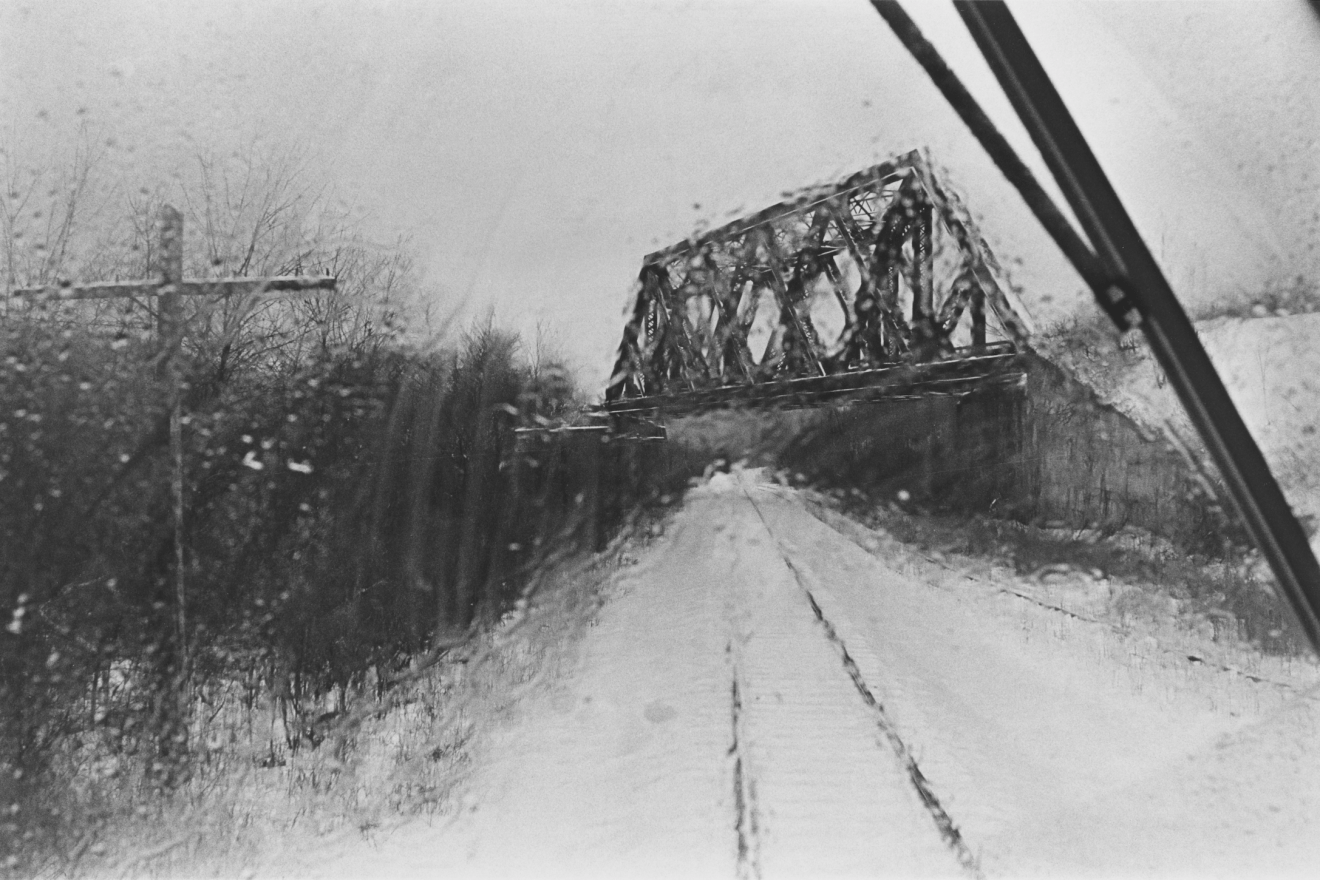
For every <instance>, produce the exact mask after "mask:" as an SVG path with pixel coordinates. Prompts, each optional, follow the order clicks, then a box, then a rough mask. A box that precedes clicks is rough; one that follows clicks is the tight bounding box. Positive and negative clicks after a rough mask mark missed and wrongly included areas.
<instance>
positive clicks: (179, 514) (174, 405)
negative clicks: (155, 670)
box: [13, 205, 336, 692]
mask: <svg viewBox="0 0 1320 880" xmlns="http://www.w3.org/2000/svg"><path fill="white" fill-rule="evenodd" d="M151 268H152V271H153V274H154V275H155V276H156V277H155V278H151V279H147V280H144V281H125V282H120V281H114V282H103V283H95V284H68V283H61V284H58V285H53V286H50V287H27V288H20V289H17V290H15V291H14V293H13V296H14V297H17V298H23V299H27V300H88V299H122V298H125V297H151V296H154V297H156V332H157V338H158V347H159V351H158V360H157V377H158V378H159V379H160V380H161V382H162V383H163V384H164V385H165V387H166V388H167V389H168V394H169V407H170V430H169V435H170V440H169V446H170V462H171V465H172V467H171V478H170V483H171V486H170V489H171V492H170V495H171V502H172V508H173V513H172V520H173V526H174V625H175V628H176V629H177V637H178V644H179V662H180V669H179V681H180V690H181V692H182V685H183V683H184V682H185V681H186V680H187V677H188V669H189V666H188V663H189V655H188V592H187V589H186V582H185V579H184V542H183V525H184V514H185V508H186V505H185V501H186V499H185V497H184V460H183V412H182V409H183V369H182V364H181V363H180V355H181V353H182V349H183V335H184V326H183V302H182V298H183V297H185V296H249V297H258V296H267V295H271V294H279V295H285V296H287V295H290V294H299V293H320V292H327V291H333V290H334V289H335V283H336V279H335V278H333V277H331V276H306V275H282V276H276V277H271V278H225V279H220V280H216V281H204V280H184V277H183V215H182V214H180V213H179V212H178V211H177V210H176V209H175V208H173V207H171V206H170V205H165V206H164V207H162V208H161V209H160V250H159V253H158V256H157V258H156V260H155V265H154V266H152V267H151Z"/></svg>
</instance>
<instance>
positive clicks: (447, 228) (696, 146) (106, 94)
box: [0, 0, 1320, 383]
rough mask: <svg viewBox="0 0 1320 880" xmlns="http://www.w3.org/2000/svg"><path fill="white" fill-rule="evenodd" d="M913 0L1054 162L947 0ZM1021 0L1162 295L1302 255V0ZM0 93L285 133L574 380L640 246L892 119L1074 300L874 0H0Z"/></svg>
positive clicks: (18, 107) (1318, 55) (206, 127)
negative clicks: (1152, 264)
mask: <svg viewBox="0 0 1320 880" xmlns="http://www.w3.org/2000/svg"><path fill="white" fill-rule="evenodd" d="M906 5H907V7H908V8H909V10H910V11H911V12H912V14H913V16H914V18H916V19H917V20H918V23H919V24H920V25H921V26H922V27H923V28H924V29H925V30H926V31H927V33H928V35H929V36H931V37H932V39H933V40H934V41H935V42H936V44H937V45H938V46H939V47H940V48H941V50H942V51H944V52H945V53H946V55H947V57H948V58H949V59H950V61H951V63H952V64H953V66H954V67H955V69H957V70H958V71H959V72H960V73H961V74H962V75H963V76H964V77H965V78H966V80H967V82H968V83H969V86H970V87H971V88H972V90H973V92H974V93H975V94H977V96H978V97H979V98H981V99H982V100H983V103H984V104H985V106H986V107H987V109H988V110H990V112H991V115H992V116H994V117H995V118H996V119H997V120H998V121H999V122H1000V124H1001V126H1002V128H1003V129H1004V130H1005V131H1006V133H1008V134H1009V136H1010V139H1011V140H1012V141H1013V142H1014V143H1015V144H1016V145H1017V146H1018V147H1019V149H1020V150H1021V151H1022V153H1023V154H1024V156H1026V157H1027V158H1028V159H1029V162H1030V164H1032V166H1033V167H1034V168H1036V169H1037V171H1038V173H1039V174H1040V175H1041V176H1042V177H1046V176H1047V175H1046V174H1045V172H1044V169H1043V166H1042V164H1041V163H1040V161H1039V159H1038V157H1037V156H1036V155H1035V153H1034V150H1032V149H1031V146H1030V142H1029V140H1028V139H1027V138H1026V136H1025V134H1024V133H1023V132H1022V131H1021V128H1020V126H1018V125H1017V124H1016V121H1015V120H1014V119H1013V117H1012V114H1011V111H1010V110H1009V108H1008V105H1007V102H1006V101H1005V100H1004V99H1003V98H1002V96H1000V94H999V92H998V90H997V88H996V87H995V85H994V82H993V79H992V78H991V76H990V74H989V72H988V70H987V69H986V68H985V66H984V63H983V62H981V60H980V58H979V56H978V55H977V54H976V52H975V49H974V47H973V45H972V43H971V41H970V39H969V38H968V37H967V35H966V32H965V30H964V29H963V28H962V25H961V22H960V20H959V19H958V17H957V15H956V14H955V13H954V12H953V10H952V6H951V5H950V4H948V3H947V2H943V0H941V2H921V3H913V2H909V3H908V4H906ZM1012 8H1013V9H1014V11H1015V12H1016V13H1017V15H1018V17H1019V20H1020V22H1021V24H1022V26H1023V29H1024V30H1025V31H1026V33H1027V36H1028V37H1029V38H1030V39H1031V40H1032V42H1033V44H1034V45H1035V46H1036V48H1037V51H1038V53H1039V54H1040V55H1041V57H1042V60H1043V61H1044V62H1045V64H1046V66H1047V68H1048V69H1049V70H1050V72H1051V74H1052V76H1054V77H1055V79H1056V83H1057V85H1058V86H1059V88H1060V91H1061V92H1062V93H1063V95H1064V97H1065V100H1067V101H1068V103H1069V105H1070V107H1071V108H1072V110H1073V112H1074V113H1075V114H1076V115H1077V117H1078V119H1079V121H1080V122H1081V124H1082V127H1083V129H1084V131H1085V133H1086V134H1087V135H1088V137H1089V138H1090V139H1091V140H1092V144H1093V147H1094V148H1095V149H1096V152H1097V153H1098V154H1099V155H1100V157H1101V160H1102V162H1103V163H1104V164H1105V166H1106V168H1107V170H1108V171H1109V172H1110V174H1111V175H1112V176H1113V177H1114V180H1115V182H1116V185H1117V186H1118V188H1119V190H1120V194H1121V195H1122V196H1123V197H1124V199H1125V201H1126V202H1127V203H1128V206H1129V209H1130V210H1131V211H1132V212H1133V214H1134V216H1135V217H1136V219H1137V221H1138V225H1139V226H1140V227H1141V229H1142V231H1143V233H1144V234H1145V235H1146V236H1147V237H1148V240H1149V241H1150V244H1151V247H1152V250H1153V251H1154V252H1155V254H1156V255H1157V257H1159V258H1160V259H1161V260H1162V261H1163V263H1164V266H1165V270H1166V272H1167V274H1168V275H1169V277H1170V280H1171V281H1172V282H1173V283H1174V286H1175V289H1176V290H1177V291H1178V292H1179V294H1180V295H1182V296H1183V297H1184V298H1185V299H1186V300H1187V301H1189V302H1191V303H1198V302H1204V301H1206V300H1209V299H1214V298H1222V297H1225V296H1230V295H1236V294H1238V293H1240V292H1243V291H1250V290H1253V289H1257V288H1259V287H1261V286H1262V285H1266V284H1270V283H1278V282H1280V281H1281V280H1283V279H1284V278H1286V277H1288V276H1295V275H1297V274H1304V275H1307V276H1309V277H1311V278H1316V277H1320V273H1317V269H1320V251H1318V250H1317V241H1318V240H1320V144H1318V143H1317V137H1320V17H1317V15H1316V14H1315V13H1314V12H1313V11H1312V10H1311V8H1310V7H1309V6H1308V4H1307V3H1306V2H1305V0H1278V2H1261V3H1227V2H1224V3H1219V2H1216V3H1210V2H1181V3H1116V2H1108V3H1100V4H1091V3H1087V4H1082V3H1054V4H1042V3H1014V4H1012ZM0 113H2V114H3V119H4V123H5V128H4V131H3V133H0V139H2V140H3V141H4V142H5V145H6V146H7V147H15V146H16V147H18V148H20V149H21V150H23V151H25V152H24V153H23V155H24V156H25V161H31V162H40V161H42V157H43V153H44V152H46V151H52V150H58V149H59V148H60V146H61V145H63V144H67V143H69V142H70V141H71V139H72V136H73V133H74V132H76V131H77V129H78V126H79V125H81V124H84V123H86V124H89V125H90V126H91V127H92V129H93V130H94V131H96V132H98V136H104V137H105V138H107V139H113V142H114V147H113V148H112V151H111V155H110V157H109V160H108V161H109V162H110V166H111V168H112V169H113V172H114V173H116V174H118V175H121V176H122V177H123V178H124V179H126V180H130V179H131V180H134V181H138V182H142V183H145V182H147V181H150V180H151V179H153V178H155V177H165V178H168V176H169V174H170V173H171V171H172V170H173V169H175V168H178V167H180V165H181V163H183V162H186V161H187V159H188V157H189V156H191V155H192V154H194V153H196V152H197V150H198V149H199V147H201V146H205V147H207V148H209V149H212V150H216V151H218V152H221V153H223V152H225V151H226V150H230V149H234V148H236V147H238V146H239V145H241V144H243V143H245V142H247V141H248V140H249V139H251V138H252V137H258V138H261V139H263V140H265V141H266V142H269V143H272V144H287V145H301V146H304V147H306V148H307V149H308V150H309V153H310V155H311V158H312V162H313V164H314V165H315V167H316V168H317V169H318V173H321V174H323V175H325V176H326V177H327V178H328V179H330V180H331V181H333V183H334V185H335V188H336V190H337V192H338V193H339V195H340V196H341V197H343V198H344V199H346V200H347V201H349V202H351V203H353V204H356V205H360V206H362V207H363V208H365V209H367V210H368V211H369V212H370V215H371V218H372V219H371V231H372V233H373V234H375V235H378V236H380V237H382V238H384V237H386V236H390V235H392V234H395V233H404V234H407V235H409V236H410V237H411V239H412V241H413V245H414V247H415V248H416V250H417V252H418V255H419V256H420V258H421V260H422V263H423V265H424V267H425V269H426V272H427V276H428V279H429V281H430V282H431V284H432V285H433V287H434V289H436V290H437V297H439V298H440V299H441V306H442V308H443V309H448V308H451V307H453V306H455V305H457V304H458V303H464V304H466V305H467V307H468V308H469V309H470V310H480V309H483V308H485V307H487V306H494V308H495V310H496V314H497V316H498V318H499V319H500V320H501V321H503V322H505V323H508V324H511V325H513V326H516V327H519V328H521V329H528V328H530V327H531V326H533V325H534V324H535V322H536V321H537V320H544V321H547V322H548V323H549V324H550V326H551V327H552V328H554V329H555V330H556V331H557V335H558V336H559V337H560V340H561V343H562V346H563V348H564V350H565V353H566V354H568V355H569V356H570V357H571V358H572V359H573V360H574V361H575V362H576V363H577V364H578V365H579V366H580V367H582V368H583V370H584V373H585V376H586V378H587V379H588V381H589V382H592V383H600V382H602V381H603V379H604V376H605V373H606V372H607V370H608V367H609V363H610V360H611V357H612V353H613V349H614V347H615V346H616V345H617V341H618V337H619V335H620V333H621V329H622V323H623V312H624V309H625V307H626V306H627V304H628V299H629V294H630V287H631V283H632V281H633V279H634V278H635V277H636V274H637V270H638V268H639V266H640V261H641V258H642V256H643V255H644V254H646V253H647V252H649V251H651V250H654V249H656V248H657V247H660V246H663V245H666V244H669V243H671V242H672V241H674V240H677V239H680V238H682V237H684V236H686V235H687V234H689V233H690V232H691V231H692V230H693V228H694V227H695V226H697V225H698V224H701V223H706V224H716V223H719V222H722V221H724V220H725V219H727V218H729V217H731V216H734V215H737V214H740V213H745V212H750V211H753V210H756V209H759V208H761V207H764V206H766V205H768V204H770V203H772V202H775V201H777V200H778V199H779V198H780V196H781V194H782V193H783V192H784V191H786V190H791V189H796V188H799V187H801V186H804V185H807V184H812V183H819V182H824V181H827V180H831V179H833V178H836V177H840V176H843V175H846V174H848V173H850V172H852V171H854V170H857V169H859V168H862V167H865V166H867V165H870V164H873V163H875V162H877V161H881V160H883V159H885V158H888V157H889V156H891V155H893V154H895V153H900V152H905V151H907V150H909V149H911V148H913V147H929V148H930V149H931V151H932V152H933V154H934V157H935V159H936V160H937V162H939V163H940V164H942V165H944V166H945V167H947V168H948V170H949V172H950V174H951V176H952V179H953V181H954V183H955V185H956V186H957V187H958V188H959V189H961V190H962V191H963V193H964V195H965V196H966V199H967V201H968V203H969V207H970V208H971V209H972V211H973V213H974V214H976V215H979V216H981V217H982V218H983V226H984V230H983V231H984V232H985V233H986V234H987V238H988V239H989V240H990V243H991V245H992V247H993V248H995V250H996V251H997V253H998V255H999V256H1000V258H1001V261H1002V262H1004V263H1006V264H1007V265H1008V266H1009V267H1010V271H1011V272H1012V276H1013V280H1014V281H1015V282H1017V283H1018V284H1020V285H1021V286H1022V287H1023V290H1024V297H1025V300H1026V302H1027V304H1028V306H1029V308H1030V309H1031V311H1032V312H1033V314H1034V315H1035V317H1036V318H1037V319H1038V321H1042V322H1049V321H1051V320H1055V319H1057V318H1058V317H1060V316H1061V315H1064V314H1066V313H1068V311H1069V310H1071V309H1074V308H1077V307H1078V306H1079V304H1084V303H1085V300H1084V299H1083V298H1082V297H1081V296H1080V289H1081V285H1080V282H1079V281H1078V280H1077V279H1076V278H1075V276H1073V275H1072V273H1071V271H1070V270H1069V269H1068V267H1067V266H1066V265H1065V263H1064V262H1063V260H1062V258H1061V257H1060V256H1059V255H1058V254H1057V253H1056V252H1055V250H1054V249H1053V247H1052V246H1051V245H1050V244H1049V242H1048V240H1047V239H1046V238H1045V237H1044V235H1043V233H1041V232H1040V231H1039V229H1038V228H1037V226H1036V224H1035V222H1034V221H1033V220H1032V219H1031V217H1030V215H1029V214H1028V213H1027V212H1026V210H1025V208H1023V207H1022V205H1021V203H1020V200H1019V199H1018V197H1017V196H1016V195H1015V194H1014V192H1013V191H1012V190H1011V189H1009V188H1008V186H1007V184H1005V183H1004V182H1003V180H1002V178H1001V177H1000V176H999V174H998V172H996V171H995V170H994V168H993V166H992V165H990V163H989V161H988V160H987V159H985V158H984V156H983V155H982V154H981V153H980V150H979V148H978V147H977V146H976V145H975V143H974V142H973V141H972V140H971V138H970V136H969V135H967V134H966V133H965V131H964V129H963V128H962V126H961V123H959V122H958V120H957V118H956V117H955V116H954V115H953V114H952V112H951V111H950V110H949V109H948V108H947V107H946V105H945V104H944V103H943V101H942V99H941V98H940V97H939V95H938V93H937V92H936V91H935V90H934V88H933V87H932V86H931V85H930V84H929V83H928V81H927V80H926V79H925V77H924V75H923V74H922V73H921V71H920V69H919V68H917V67H916V65H915V64H914V63H913V62H912V61H911V59H910V58H908V56H907V55H906V54H905V53H904V52H903V50H902V48H901V47H900V46H899V45H898V43H897V42H896V41H895V40H894V38H893V37H892V35H891V34H890V33H889V32H888V30H887V29H886V28H885V26H884V25H883V23H882V22H881V21H880V19H879V18H878V17H877V16H876V14H875V13H874V11H873V10H872V9H871V8H870V5H869V4H868V3H866V2H865V0H821V2H808V0H794V2H788V0H783V2H775V0H635V2H627V0H575V2H550V0H539V2H494V0H480V2H477V0H470V2H409V3H405V2H382V0H376V2H368V0H346V2H313V0H298V2H272V0H206V2H175V3H172V4H161V3H159V2H155V0H138V2H133V0H95V2H82V3H73V2H60V0H40V2H12V0H0Z"/></svg>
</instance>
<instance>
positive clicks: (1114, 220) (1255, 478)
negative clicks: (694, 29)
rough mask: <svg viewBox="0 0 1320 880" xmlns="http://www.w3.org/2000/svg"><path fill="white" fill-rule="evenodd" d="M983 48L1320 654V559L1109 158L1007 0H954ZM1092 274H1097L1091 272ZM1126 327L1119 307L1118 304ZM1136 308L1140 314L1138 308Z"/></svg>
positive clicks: (1110, 299) (1103, 293)
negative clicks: (1095, 146) (1110, 170)
mask: <svg viewBox="0 0 1320 880" xmlns="http://www.w3.org/2000/svg"><path fill="white" fill-rule="evenodd" d="M954 6H955V7H956V8H957V10H958V13H959V14H960V15H961V16H962V18H963V21H964V22H966V24H967V27H968V29H969V30H970V31H971V32H972V37H973V39H975V41H976V45H977V46H978V47H979V48H980V50H981V54H983V55H984V56H985V59H986V61H987V62H988V63H989V65H990V68H991V70H992V71H994V74H995V77H996V78H997V79H998V80H999V84H1000V86H1001V87H1002V88H1003V89H1004V91H1005V93H1007V95H1008V98H1009V100H1010V101H1011V102H1012V104H1013V108H1014V110H1016V111H1017V114H1018V116H1019V117H1020V118H1021V119H1022V122H1023V124H1024V125H1025V126H1026V128H1027V131H1028V132H1030V134H1031V138H1032V140H1033V141H1034V142H1035V144H1036V147H1037V148H1038V149H1039V150H1040V152H1041V155H1042V156H1043V157H1044V159H1045V163H1046V165H1048V166H1049V169H1050V172H1051V173H1052V174H1053V175H1054V178H1055V180H1057V181H1058V184H1059V187H1060V188H1061V189H1062V190H1063V193H1064V196H1065V198H1067V200H1068V203H1069V204H1070V205H1071V206H1072V209H1073V213H1074V215H1075V216H1076V217H1077V219H1078V221H1079V222H1080V223H1081V225H1082V229H1083V231H1084V232H1085V233H1086V236H1087V238H1089V239H1090V241H1091V243H1092V245H1093V246H1094V247H1095V250H1096V254H1097V256H1098V257H1099V259H1100V262H1101V263H1102V265H1103V266H1104V268H1105V270H1106V274H1107V275H1108V277H1109V279H1110V281H1109V286H1108V287H1106V288H1104V289H1101V287H1099V286H1097V285H1096V284H1095V283H1094V282H1093V281H1092V279H1091V278H1088V279H1087V280H1088V283H1090V284H1091V286H1092V289H1093V291H1094V293H1095V294H1096V297H1097V298H1098V299H1099V300H1100V302H1101V305H1102V306H1106V307H1107V310H1110V309H1109V308H1108V307H1109V306H1112V305H1113V304H1115V303H1119V302H1121V304H1122V308H1123V309H1125V310H1126V322H1127V323H1131V324H1138V325H1139V326H1140V327H1141V329H1142V330H1143V331H1144V333H1145V335H1146V339H1147V340H1148V342H1149V343H1150V347H1151V351H1152V352H1153V353H1154V355H1155V359H1156V361H1158V363H1159V365H1160V367H1161V368H1162V369H1163V370H1164V372H1165V373H1166V374H1167V376H1168V378H1169V383H1170V384H1171V385H1172V386H1173V388H1174V390H1175V391H1176V392H1177V394H1178V398H1179V399H1180V400H1181V401H1182V404H1183V407H1184V408H1185V409H1186V410H1187V415H1188V417H1189V418H1190V419H1191V422H1192V424H1193V426H1195V428H1196V430H1197V432H1198V433H1199V434H1200V436H1201V439H1202V441H1203V442H1204V443H1205V446H1206V449H1207V450H1208V451H1209V453H1210V456H1211V458H1212V459H1213V460H1214V462H1215V464H1216V466H1217V467H1218V468H1219V472H1220V474H1221V476H1222V477H1223V480H1224V483H1225V485H1226V487H1227V489H1228V492H1229V495H1230V497H1231V498H1232V500H1233V503H1234V505H1235V507H1236V508H1237V510H1238V513H1239V515H1240V516H1241V517H1242V520H1243V522H1244V523H1245V524H1246V526H1247V529H1248V530H1249V531H1250V533H1251V535H1252V537H1253V538H1254V539H1255V541H1256V543H1257V545H1258V546H1259V547H1260V550H1261V553H1262V554H1264V556H1265V558H1266V560H1267V561H1268V562H1269V565H1270V568H1271V569H1272V570H1273V571H1274V576H1275V577H1276V578H1277V579H1278V582H1279V585H1280V586H1281V587H1282V589H1283V592H1284V594H1285V596H1286V597H1287V599H1288V602H1289V604H1290V605H1291V606H1292V609H1293V612H1294V613H1295V614H1296V616H1297V620H1298V622H1299V623H1300V624H1301V627H1302V630H1303V631H1304V632H1305V633H1306V635H1307V637H1308V638H1309V639H1310V642H1311V646H1312V648H1313V649H1315V650H1316V652H1317V653H1320V565H1318V564H1317V562H1316V558H1315V554H1314V553H1313V552H1312V551H1311V548H1310V546H1309V545H1308V544H1307V538H1306V533H1305V532H1304V531H1303V530H1302V526H1301V524H1300V523H1299V522H1298V521H1297V517H1296V516H1294V514H1293V512H1292V509H1291V508H1290V507H1289V506H1288V502H1287V500H1286V499H1285V498H1284V495H1283V491H1282V490H1281V489H1280V488H1279V484H1278V482H1277V481H1276V480H1275V479H1274V475H1273V474H1272V473H1271V472H1270V469H1269V466H1268V465H1267V464H1266V462H1265V457H1264V455H1262V454H1261V451H1260V447H1259V446H1257V444H1256V441H1255V440H1254V439H1253V438H1252V436H1251V433H1250V432H1249V431H1248V430H1247V426H1246V424H1245V423H1244V422H1243V421H1242V417H1241V415H1239V414H1238V411H1237V408H1236V407H1235V406H1234V405H1233V401H1232V400H1231V399H1230V398H1229V396H1228V391H1227V389H1225V387H1224V383H1223V382H1222V381H1221V380H1220V378H1219V374H1218V373H1217V372H1216V371H1215V368H1214V365H1213V364H1212V363H1211V362H1210V357H1209V355H1207V354H1206V351H1205V348H1204V347H1203V346H1202V345H1201V341H1200V339H1198V338H1197V335H1196V330H1195V329H1194V328H1193V326H1192V322H1191V321H1190V320H1189V319H1188V317H1187V313H1186V312H1185V311H1183V308H1182V306H1181V305H1180V304H1179V302H1178V299H1177V297H1176V296H1175V295H1174V293H1173V290H1172V289H1171V288H1170V287H1169V283H1168V281H1167V280H1166V279H1165V277H1164V273H1163V272H1162V271H1161V270H1160V267H1159V264H1158V263H1156V261H1155V258H1154V257H1153V256H1152V255H1151V253H1150V250H1149V249H1148V248H1147V247H1146V244H1145V242H1144V241H1143V240H1142V238H1141V235H1140V234H1139V233H1138V232H1137V228H1136V226H1135V225H1134V224H1133V222H1132V219H1131V217H1130V216H1129V215H1128V213H1127V211H1126V210H1125V209H1124V207H1123V204H1122V202H1121V201H1120V200H1119V198H1118V194H1117V193H1116V192H1115V191H1114V188H1113V186H1112V185H1111V184H1110V182H1109V179H1108V177H1106V176H1105V173H1104V171H1103V169H1102V168H1101V167H1100V163H1099V162H1098V161H1097V160H1096V157H1095V155H1094V153H1092V152H1091V148H1090V146H1089V145H1088V144H1087V142H1086V139H1085V138H1084V137H1083V136H1082V133H1081V131H1080V130H1079V129H1078V127H1077V124H1076V122H1075V121H1074V120H1073V118H1072V115H1071V114H1070V113H1069V112H1068V108H1067V107H1066V106H1065V105H1064V103H1063V99H1062V98H1061V97H1060V96H1059V93H1058V91H1056V90H1055V88H1054V85H1053V83H1052V82H1051V81H1050V78H1049V76H1048V75H1047V74H1046V73H1045V69H1044V67H1042V66H1041V63H1040V61H1039V59H1037V57H1036V54H1035V52H1034V51H1032V48H1031V45H1030V44H1029V43H1028V42H1027V39H1026V36H1025V35H1024V34H1023V33H1022V31H1021V29H1020V28H1019V27H1018V24H1017V22H1016V20H1014V18H1013V14H1012V13H1011V12H1010V11H1009V9H1008V7H1007V6H1006V5H1005V4H1004V3H1003V2H1002V0H955V2H954ZM1087 274H1090V273H1087ZM1110 313H1111V317H1114V318H1115V319H1116V323H1119V326H1120V328H1122V327H1123V323H1124V322H1123V321H1120V320H1118V319H1119V318H1120V315H1117V314H1115V313H1114V312H1113V311H1112V310H1110ZM1134 313H1135V314H1134Z"/></svg>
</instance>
